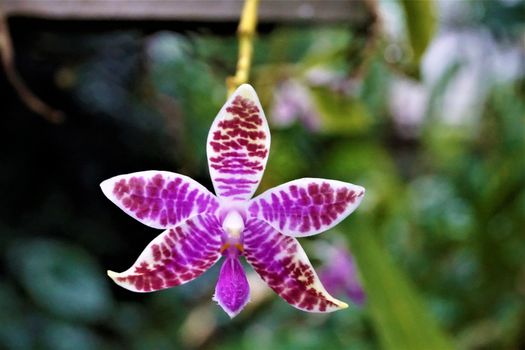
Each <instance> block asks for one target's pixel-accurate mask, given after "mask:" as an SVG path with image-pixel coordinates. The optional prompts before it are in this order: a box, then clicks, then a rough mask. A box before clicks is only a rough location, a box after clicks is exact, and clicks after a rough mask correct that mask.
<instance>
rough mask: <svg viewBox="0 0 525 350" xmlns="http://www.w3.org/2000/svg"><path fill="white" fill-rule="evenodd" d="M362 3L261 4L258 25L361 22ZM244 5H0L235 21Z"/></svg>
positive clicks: (231, 1)
mask: <svg viewBox="0 0 525 350" xmlns="http://www.w3.org/2000/svg"><path fill="white" fill-rule="evenodd" d="M363 2H364V0H262V1H261V3H260V7H259V21H260V22H273V23H285V22H329V23H346V22H353V21H356V20H357V21H359V20H360V19H362V18H363V17H364V16H366V6H364V5H363ZM242 4H243V0H0V5H1V6H2V7H3V10H4V13H5V14H6V16H22V17H36V18H44V19H57V20H164V21H165V20H180V21H201V22H231V21H233V22H236V21H238V18H239V14H240V12H241V8H242Z"/></svg>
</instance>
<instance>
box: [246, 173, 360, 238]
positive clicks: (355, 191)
mask: <svg viewBox="0 0 525 350" xmlns="http://www.w3.org/2000/svg"><path fill="white" fill-rule="evenodd" d="M364 194H365V189H364V188H363V187H361V186H357V185H352V184H350V183H346V182H341V181H336V180H325V179H314V178H304V179H299V180H294V181H290V182H287V183H285V184H283V185H280V186H277V187H274V188H272V189H269V190H268V191H266V192H264V193H263V194H261V195H259V196H257V197H256V198H254V199H253V200H252V201H251V202H250V204H249V206H248V214H249V216H250V217H254V218H259V219H262V220H264V221H266V222H268V223H269V224H271V225H272V226H273V227H275V228H276V229H277V230H279V232H281V233H283V234H285V235H289V236H293V237H304V236H311V235H315V234H317V233H319V232H323V231H326V230H328V229H330V228H332V227H334V226H335V225H337V224H338V223H339V222H340V221H342V220H343V219H344V218H346V217H347V216H348V215H350V214H351V213H352V212H353V211H354V210H355V209H356V208H357V207H358V206H359V204H360V203H361V200H362V199H363V197H364Z"/></svg>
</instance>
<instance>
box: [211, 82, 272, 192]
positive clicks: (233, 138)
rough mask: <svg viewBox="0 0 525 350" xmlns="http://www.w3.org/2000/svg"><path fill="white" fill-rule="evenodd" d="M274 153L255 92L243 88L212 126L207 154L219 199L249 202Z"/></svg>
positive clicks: (247, 86) (233, 96)
mask: <svg viewBox="0 0 525 350" xmlns="http://www.w3.org/2000/svg"><path fill="white" fill-rule="evenodd" d="M269 151H270V130H269V128H268V122H267V121H266V117H265V116H264V112H263V110H262V107H261V104H260V102H259V98H258V97H257V94H256V93H255V90H254V89H253V88H252V87H251V86H250V85H247V84H244V85H241V86H240V87H239V88H238V89H237V90H236V91H235V92H234V93H233V94H232V96H231V97H230V98H229V99H228V101H227V102H226V104H225V105H224V106H223V107H222V109H221V110H220V112H219V114H218V115H217V117H216V118H215V120H214V121H213V124H212V125H211V128H210V131H209V134H208V141H207V154H208V166H209V169H210V176H211V179H212V181H213V186H214V188H215V193H216V194H217V196H218V197H219V198H223V199H228V200H233V201H245V200H248V199H250V198H251V197H252V196H253V194H254V193H255V190H256V189H257V187H258V186H259V182H260V181H261V177H262V175H263V173H264V168H265V167H266V161H267V160H268V153H269Z"/></svg>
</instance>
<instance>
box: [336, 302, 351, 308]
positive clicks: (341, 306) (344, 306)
mask: <svg viewBox="0 0 525 350" xmlns="http://www.w3.org/2000/svg"><path fill="white" fill-rule="evenodd" d="M337 305H338V306H339V308H340V309H346V308H348V304H347V303H344V302H342V301H338V303H337Z"/></svg>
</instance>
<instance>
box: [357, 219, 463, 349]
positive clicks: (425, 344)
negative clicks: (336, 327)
mask: <svg viewBox="0 0 525 350" xmlns="http://www.w3.org/2000/svg"><path fill="white" fill-rule="evenodd" d="M355 224H356V221H353V222H352V227H353V228H354V229H355V227H356V225H355ZM349 228H350V227H349ZM366 231H367V232H355V234H352V235H350V236H349V238H350V241H351V244H352V253H353V254H354V256H355V258H356V260H357V263H358V265H359V266H360V267H361V268H360V271H361V277H362V280H363V283H364V285H365V289H366V292H367V298H368V307H369V310H370V313H371V317H372V321H373V324H374V327H375V329H376V332H377V335H378V337H379V339H380V342H381V344H382V348H384V349H395V350H397V349H404V350H412V349H413V350H420V349H425V350H433V349H435V350H446V349H453V348H454V346H453V345H452V343H451V342H450V340H449V339H448V337H447V336H446V335H445V334H444V332H443V331H442V330H441V329H440V328H439V326H438V324H437V322H436V320H435V319H434V318H433V316H432V315H431V314H430V313H429V311H428V310H427V307H426V306H425V304H424V303H423V301H422V299H421V297H420V296H419V295H418V293H417V292H416V291H415V290H414V288H413V286H412V285H411V283H410V281H409V280H408V278H407V277H406V276H405V275H404V274H403V273H402V272H401V271H400V270H399V269H398V268H397V267H396V266H395V264H394V263H393V261H392V260H391V258H390V257H389V256H388V254H387V252H386V250H385V249H384V248H383V247H382V246H381V245H380V244H379V242H378V241H377V239H376V238H375V237H374V236H373V235H372V234H371V233H372V232H373V231H372V230H366Z"/></svg>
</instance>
